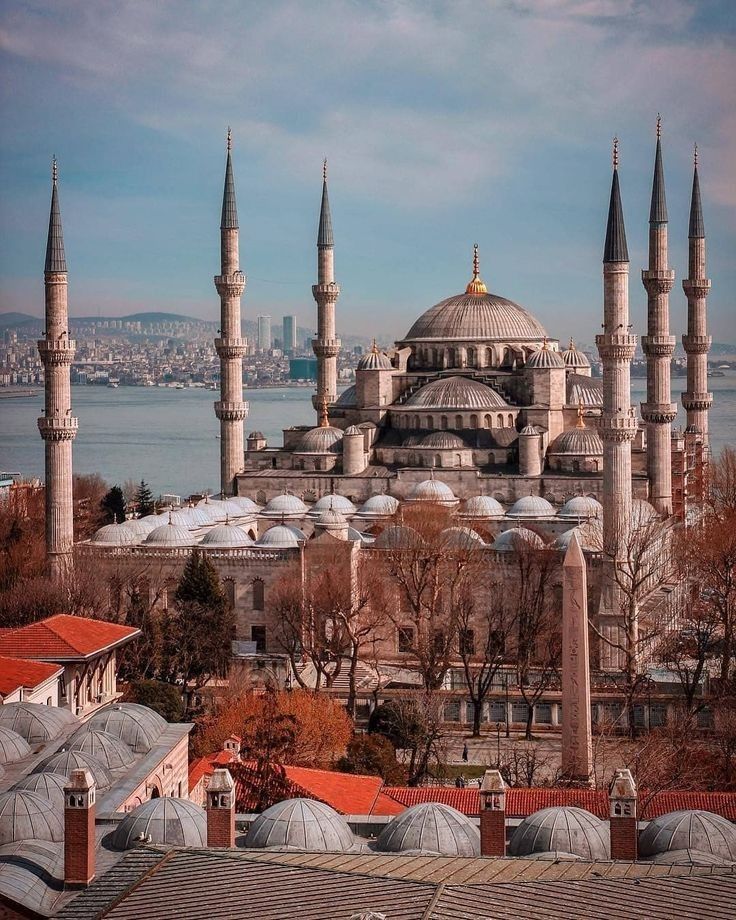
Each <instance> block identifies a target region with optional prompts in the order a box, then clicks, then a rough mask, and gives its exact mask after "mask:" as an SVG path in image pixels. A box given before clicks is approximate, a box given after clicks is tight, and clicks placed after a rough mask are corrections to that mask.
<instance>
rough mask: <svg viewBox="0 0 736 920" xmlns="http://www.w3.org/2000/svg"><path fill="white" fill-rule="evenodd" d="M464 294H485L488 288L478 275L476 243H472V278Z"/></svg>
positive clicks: (478, 265)
mask: <svg viewBox="0 0 736 920" xmlns="http://www.w3.org/2000/svg"><path fill="white" fill-rule="evenodd" d="M465 293H466V294H487V293H488V288H487V287H486V286H485V284H484V282H483V279H482V278H481V276H480V259H479V257H478V244H477V243H475V244H474V245H473V280H472V281H471V282H470V284H468V286H467V287H466V288H465Z"/></svg>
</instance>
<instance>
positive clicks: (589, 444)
mask: <svg viewBox="0 0 736 920" xmlns="http://www.w3.org/2000/svg"><path fill="white" fill-rule="evenodd" d="M547 453H548V454H574V455H575V456H581V455H582V456H585V457H602V456H603V441H602V440H601V436H600V435H599V434H598V432H597V431H596V429H595V428H569V429H568V430H567V431H563V432H562V434H559V435H557V437H556V438H555V439H554V441H553V442H552V443H551V444H550V445H549V447H548V448H547Z"/></svg>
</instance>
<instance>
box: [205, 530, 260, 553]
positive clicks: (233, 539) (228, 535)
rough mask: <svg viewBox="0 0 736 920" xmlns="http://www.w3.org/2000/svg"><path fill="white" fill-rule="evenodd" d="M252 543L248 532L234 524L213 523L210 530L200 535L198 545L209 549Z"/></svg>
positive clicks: (249, 544) (228, 547)
mask: <svg viewBox="0 0 736 920" xmlns="http://www.w3.org/2000/svg"><path fill="white" fill-rule="evenodd" d="M252 545H253V541H252V540H251V538H250V537H249V536H248V534H247V533H246V532H245V531H244V530H243V528H242V527H236V525H235V524H215V526H214V527H213V528H212V530H208V531H207V533H206V534H205V535H204V537H202V542H201V543H200V546H208V547H209V548H210V549H232V548H236V547H239V546H252Z"/></svg>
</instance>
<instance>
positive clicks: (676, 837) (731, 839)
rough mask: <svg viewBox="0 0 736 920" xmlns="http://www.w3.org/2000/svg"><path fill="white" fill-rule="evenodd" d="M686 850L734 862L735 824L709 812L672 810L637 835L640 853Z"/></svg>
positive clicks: (735, 850)
mask: <svg viewBox="0 0 736 920" xmlns="http://www.w3.org/2000/svg"><path fill="white" fill-rule="evenodd" d="M688 849H689V850H698V851H700V852H701V853H711V854H712V855H713V856H717V857H719V858H720V859H725V860H728V861H731V862H733V861H736V826H735V825H733V824H732V823H731V822H730V821H728V820H727V819H726V818H722V817H721V816H720V815H716V814H714V813H713V812H710V811H696V810H693V811H671V812H669V814H666V815H660V817H658V818H655V819H654V820H653V821H650V822H649V824H647V826H646V828H645V829H644V830H643V831H642V833H641V834H640V835H639V855H640V856H656V855H657V854H658V853H665V852H667V851H672V850H688Z"/></svg>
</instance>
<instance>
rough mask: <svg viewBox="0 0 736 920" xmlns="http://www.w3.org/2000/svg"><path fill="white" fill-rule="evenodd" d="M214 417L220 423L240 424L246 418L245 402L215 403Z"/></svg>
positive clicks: (246, 408) (246, 405) (246, 407)
mask: <svg viewBox="0 0 736 920" xmlns="http://www.w3.org/2000/svg"><path fill="white" fill-rule="evenodd" d="M215 415H216V416H217V417H218V418H219V419H220V421H221V422H242V421H245V419H246V418H247V417H248V403H247V402H224V401H222V400H220V401H218V402H216V403H215Z"/></svg>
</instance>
